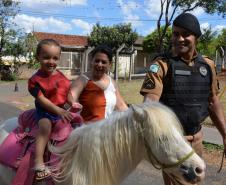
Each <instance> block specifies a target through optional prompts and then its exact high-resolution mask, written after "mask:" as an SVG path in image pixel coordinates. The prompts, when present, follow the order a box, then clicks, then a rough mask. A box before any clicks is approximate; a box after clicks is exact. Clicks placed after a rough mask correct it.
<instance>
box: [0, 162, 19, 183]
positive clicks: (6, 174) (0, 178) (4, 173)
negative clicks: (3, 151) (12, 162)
mask: <svg viewBox="0 0 226 185" xmlns="http://www.w3.org/2000/svg"><path fill="white" fill-rule="evenodd" d="M14 176H15V172H14V171H13V170H12V169H11V168H8V167H5V166H3V165H1V164H0V182H1V185H10V184H11V181H12V179H13V177H14Z"/></svg>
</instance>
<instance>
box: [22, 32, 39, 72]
mask: <svg viewBox="0 0 226 185" xmlns="http://www.w3.org/2000/svg"><path fill="white" fill-rule="evenodd" d="M37 43H38V41H37V38H36V37H35V36H34V34H33V33H28V34H27V35H26V36H25V39H24V48H25V54H26V58H27V59H28V60H29V67H35V68H36V67H39V63H37V61H36V58H35V55H36V48H37ZM37 65H38V66H37Z"/></svg>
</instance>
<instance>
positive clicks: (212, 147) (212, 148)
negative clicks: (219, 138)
mask: <svg viewBox="0 0 226 185" xmlns="http://www.w3.org/2000/svg"><path fill="white" fill-rule="evenodd" d="M203 146H204V149H206V150H208V151H216V150H217V151H223V150H224V146H223V145H217V144H212V143H208V142H206V141H203Z"/></svg>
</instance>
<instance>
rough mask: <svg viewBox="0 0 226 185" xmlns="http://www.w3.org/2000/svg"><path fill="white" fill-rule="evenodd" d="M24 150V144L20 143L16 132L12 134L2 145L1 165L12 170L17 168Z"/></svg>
mask: <svg viewBox="0 0 226 185" xmlns="http://www.w3.org/2000/svg"><path fill="white" fill-rule="evenodd" d="M22 150H23V144H21V143H20V142H18V138H17V136H16V133H15V132H11V133H10V134H9V135H8V136H7V137H6V139H5V140H4V141H3V143H2V144H1V145H0V163H2V164H3V165H6V166H9V167H11V168H17V167H18V165H17V161H18V160H17V157H18V156H19V155H20V154H21V152H22Z"/></svg>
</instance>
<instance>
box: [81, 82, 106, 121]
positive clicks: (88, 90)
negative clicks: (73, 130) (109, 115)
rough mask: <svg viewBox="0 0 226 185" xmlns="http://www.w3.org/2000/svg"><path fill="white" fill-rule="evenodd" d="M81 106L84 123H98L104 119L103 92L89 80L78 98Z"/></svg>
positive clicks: (104, 104) (104, 103) (104, 101)
mask: <svg viewBox="0 0 226 185" xmlns="http://www.w3.org/2000/svg"><path fill="white" fill-rule="evenodd" d="M79 103H81V104H82V105H83V110H82V112H81V116H82V117H83V119H84V120H85V121H91V120H92V121H98V120H101V119H104V118H105V107H106V99H105V96H104V90H102V89H101V88H100V87H98V86H97V85H96V84H95V83H93V81H91V80H89V81H88V82H87V84H86V87H85V88H84V89H83V91H82V93H81V94H80V96H79Z"/></svg>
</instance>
